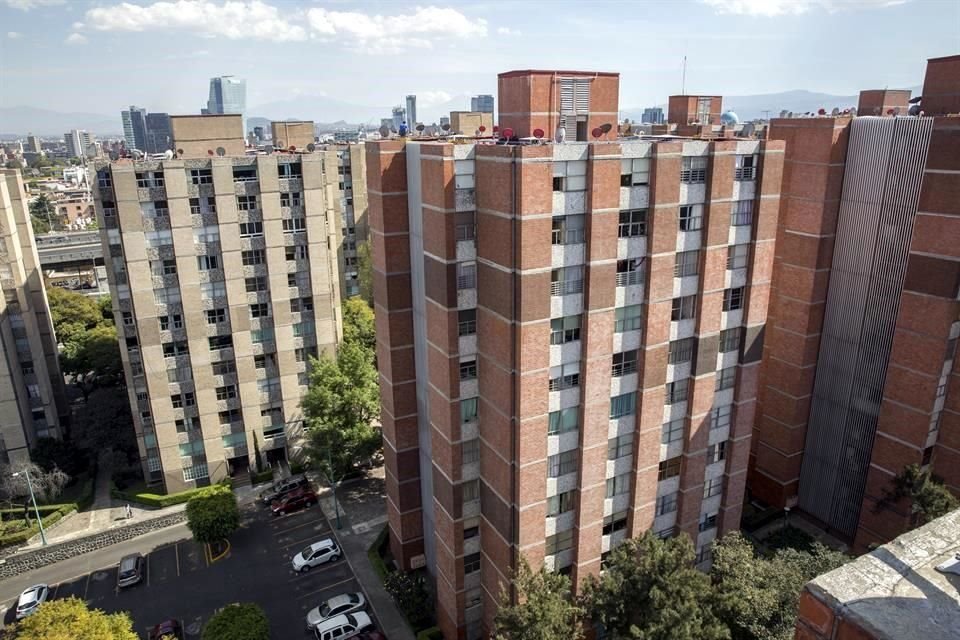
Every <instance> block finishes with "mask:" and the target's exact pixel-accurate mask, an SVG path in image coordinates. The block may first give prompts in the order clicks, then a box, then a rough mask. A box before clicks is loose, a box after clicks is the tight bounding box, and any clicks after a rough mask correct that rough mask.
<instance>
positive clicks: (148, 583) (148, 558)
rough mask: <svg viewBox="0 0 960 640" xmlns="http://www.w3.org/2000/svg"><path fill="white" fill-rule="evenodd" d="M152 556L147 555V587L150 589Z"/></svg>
mask: <svg viewBox="0 0 960 640" xmlns="http://www.w3.org/2000/svg"><path fill="white" fill-rule="evenodd" d="M152 555H153V554H152V553H148V554H147V586H148V587H149V586H150V556H152Z"/></svg>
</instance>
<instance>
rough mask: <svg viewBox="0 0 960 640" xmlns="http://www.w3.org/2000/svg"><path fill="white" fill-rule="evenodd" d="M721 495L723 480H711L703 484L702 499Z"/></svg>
mask: <svg viewBox="0 0 960 640" xmlns="http://www.w3.org/2000/svg"><path fill="white" fill-rule="evenodd" d="M721 493H723V478H711V479H710V480H707V481H706V482H705V483H704V484H703V499H704V500H706V499H707V498H712V497H713V496H718V495H720V494H721Z"/></svg>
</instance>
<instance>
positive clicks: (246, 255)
mask: <svg viewBox="0 0 960 640" xmlns="http://www.w3.org/2000/svg"><path fill="white" fill-rule="evenodd" d="M240 260H241V262H242V263H243V266H245V267H252V266H254V265H258V264H263V263H264V262H266V260H267V254H266V251H264V250H263V249H252V250H250V251H241V252H240Z"/></svg>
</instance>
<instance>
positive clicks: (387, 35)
mask: <svg viewBox="0 0 960 640" xmlns="http://www.w3.org/2000/svg"><path fill="white" fill-rule="evenodd" d="M138 4H139V5H140V8H139V10H136V11H135V10H134V9H136V7H134V8H133V9H131V7H132V6H133V5H129V4H118V3H112V4H104V5H100V6H94V5H92V4H90V5H85V4H82V3H75V4H65V3H63V2H61V1H60V0H5V1H4V2H3V4H0V15H2V16H3V18H4V22H5V24H7V25H8V26H7V31H6V32H5V33H3V34H0V43H2V50H3V55H4V58H5V59H6V60H7V61H9V64H7V65H4V68H3V69H0V78H2V79H3V82H4V84H5V86H7V87H9V88H10V89H11V90H9V91H6V92H4V97H3V98H0V107H13V106H18V105H29V106H36V107H44V108H49V109H53V110H60V111H87V112H91V113H114V112H116V111H117V110H119V109H120V108H121V107H125V106H127V105H129V104H138V105H139V104H143V105H146V106H147V107H148V108H149V109H151V110H156V111H166V112H169V113H195V112H197V111H198V110H199V109H198V106H197V105H198V103H200V102H201V101H202V100H203V98H204V96H205V94H206V88H207V86H208V81H209V78H210V77H213V76H218V75H225V74H234V75H238V76H241V77H244V78H246V79H247V81H248V84H249V95H248V104H249V105H251V106H250V107H249V108H248V113H249V114H250V115H258V114H257V110H258V108H260V107H261V106H264V105H270V104H272V103H277V102H283V101H288V100H290V99H293V98H296V97H298V96H307V97H316V98H324V99H326V100H328V101H335V102H337V103H341V104H342V105H343V107H344V109H345V110H346V111H347V112H349V110H350V107H352V106H359V107H374V106H389V105H393V104H397V103H398V102H399V101H401V100H402V99H403V96H404V95H406V94H408V93H414V94H416V95H417V97H418V110H419V111H421V112H422V114H423V115H422V116H421V118H420V119H421V120H434V119H436V118H437V117H438V114H437V112H436V107H438V106H440V105H446V103H448V102H449V101H450V100H451V99H453V98H457V97H465V100H466V101H467V104H465V105H463V106H462V107H454V108H467V106H468V104H469V96H472V95H477V94H493V93H495V89H496V87H495V86H494V84H493V82H492V80H491V78H492V75H493V74H492V72H495V71H505V70H510V69H523V68H588V69H599V70H606V71H618V72H620V73H621V77H622V78H623V82H622V86H623V95H622V99H621V105H622V106H623V107H625V108H639V107H645V106H651V105H654V104H662V103H664V102H665V100H666V96H667V95H668V94H675V93H680V92H681V89H682V86H681V85H682V83H681V75H682V65H683V62H682V61H683V57H684V55H686V57H687V73H686V91H687V92H689V93H702V94H721V93H722V94H726V95H741V94H763V93H776V92H779V91H785V90H793V89H807V90H811V91H821V92H827V93H835V94H841V95H852V94H854V93H856V91H857V90H859V89H860V88H862V87H864V86H876V87H897V88H908V87H913V86H917V85H919V84H920V82H921V80H922V75H923V66H922V64H920V63H919V62H918V61H919V60H923V59H925V58H927V57H933V56H938V55H947V54H949V53H951V52H952V50H955V48H956V44H957V37H956V34H955V31H954V30H953V29H952V25H955V24H956V20H950V19H944V18H948V17H949V16H948V14H949V13H950V12H953V13H955V15H956V17H957V18H960V6H951V5H949V4H948V3H943V2H936V1H922V0H913V1H906V2H891V1H889V0H881V1H875V2H874V1H869V0H857V1H850V2H839V1H831V0H817V1H815V2H814V1H812V0H811V1H808V0H804V1H793V2H789V3H788V2H783V1H780V0H768V1H763V2H761V1H759V0H750V1H746V0H742V1H736V2H726V3H721V2H719V0H697V1H693V0H691V1H690V2H688V3H686V4H685V5H677V4H671V5H670V7H671V8H672V9H674V10H671V11H666V12H664V11H656V10H654V9H656V6H655V5H651V4H647V5H644V7H649V8H648V9H646V10H643V7H638V8H637V10H636V11H627V12H624V8H625V6H626V5H622V4H609V3H607V4H602V3H601V4H597V5H593V6H592V8H591V12H590V15H589V16H587V15H578V16H573V15H571V14H569V13H562V12H561V13H562V15H551V13H550V11H549V10H548V7H547V6H546V5H543V4H541V3H535V2H528V3H522V4H517V5H511V14H510V16H509V20H508V21H507V20H505V18H504V16H503V15H502V13H503V12H502V11H500V10H499V9H498V7H497V6H496V5H492V6H491V5H481V4H476V3H467V4H448V5H442V6H440V5H438V6H432V7H426V8H421V9H416V10H413V13H410V14H405V15H398V13H397V9H396V8H395V6H394V5H389V4H384V3H369V2H367V3H358V4H356V5H349V6H347V7H344V6H342V5H340V4H335V5H332V6H331V7H326V8H324V7H321V6H317V5H314V4H306V3H305V4H303V5H298V4H289V5H287V4H279V3H273V4H271V3H270V2H256V1H250V2H242V3H234V5H233V6H235V7H237V8H236V9H235V10H232V11H227V10H225V8H224V7H225V5H224V3H223V2H218V1H214V0H199V1H198V2H184V3H183V4H179V3H174V4H173V5H171V3H156V2H140V3H138ZM171 6H174V7H176V8H177V10H176V11H170V10H169V7H171ZM604 16H607V17H610V19H606V18H605V17H604ZM193 18H196V19H195V20H194V19H193ZM614 18H615V19H614ZM571 22H576V29H575V31H574V30H572V29H571ZM531 24H536V25H539V26H538V27H536V28H530V27H527V26H526V25H531ZM516 25H523V26H516ZM564 30H567V31H569V32H570V33H574V32H575V33H576V34H577V38H578V39H579V41H580V42H581V44H582V46H580V47H578V46H573V47H565V48H563V49H562V50H558V49H557V48H556V47H553V46H551V43H552V42H553V41H554V40H555V38H556V36H557V33H562V32H563V31H564ZM637 31H640V32H642V33H643V34H644V37H643V38H639V39H637V38H632V39H631V42H632V43H633V46H634V47H635V48H634V50H633V55H631V56H628V57H625V56H624V55H623V51H622V49H621V48H620V47H618V46H616V45H615V44H614V43H615V42H617V41H618V39H621V40H622V37H623V36H624V35H625V34H628V33H631V32H637ZM174 33H176V34H177V35H176V37H177V42H176V43H173V44H171V34H174ZM913 34H916V35H913ZM920 34H922V37H921V35H920ZM618 36H619V37H618ZM880 36H884V37H880ZM241 38H242V40H241ZM891 39H893V40H896V41H898V46H907V47H910V48H911V50H912V51H914V53H915V54H916V55H911V56H909V57H897V58H894V57H892V56H889V55H887V54H886V53H885V52H887V51H888V49H889V45H888V43H889V42H890V41H891ZM277 42H282V43H283V46H282V47H277V46H274V45H275V44H276V43H277ZM126 47H133V48H135V49H136V50H137V51H139V52H150V53H151V54H152V55H137V56H129V55H125V54H122V51H123V50H124V49H125V48H126ZM318 51H322V53H323V55H324V60H325V64H324V65H323V66H322V68H319V69H318V70H317V71H316V72H314V73H313V74H311V75H309V76H304V75H303V74H302V73H298V72H296V71H294V68H293V67H292V66H290V65H287V64H284V61H285V60H286V59H288V58H289V56H291V55H316V54H317V52H318ZM797 51H803V52H804V53H803V54H802V55H797V53H796V52H797ZM848 51H857V52H858V55H857V57H856V59H854V60H850V59H849V58H847V61H846V62H845V63H844V64H837V61H838V60H841V59H843V58H844V56H846V55H847V53H846V52H848ZM398 53H403V55H404V60H405V63H406V66H405V73H403V74H395V73H390V72H388V71H385V70H384V66H383V64H384V62H385V61H388V60H390V56H395V55H396V54H398ZM104 56H106V58H107V59H106V60H104ZM94 62H95V64H94ZM106 72H112V73H118V74H124V75H125V76H127V80H128V81H125V82H123V83H118V84H117V85H116V86H111V85H109V84H103V83H100V82H99V80H98V79H97V78H99V77H102V74H103V73H106ZM40 78H43V82H41V81H39V79H40ZM358 78H367V79H368V80H369V81H368V82H357V79H358ZM51 80H52V81H51ZM90 82H97V83H98V91H97V92H85V91H79V89H80V88H82V87H84V86H88V85H89V83H90ZM63 96H70V99H69V102H66V101H65V100H64V98H63ZM733 106H735V105H733ZM448 109H449V106H448ZM345 115H347V114H345ZM274 117H277V116H274ZM285 117H313V114H288V115H287V116H285Z"/></svg>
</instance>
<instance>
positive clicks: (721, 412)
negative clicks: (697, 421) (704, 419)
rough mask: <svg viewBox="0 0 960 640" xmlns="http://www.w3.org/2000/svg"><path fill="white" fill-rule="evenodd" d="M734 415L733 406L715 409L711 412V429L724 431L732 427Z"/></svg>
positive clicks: (727, 405) (728, 405)
mask: <svg viewBox="0 0 960 640" xmlns="http://www.w3.org/2000/svg"><path fill="white" fill-rule="evenodd" d="M732 413H733V405H730V404H726V405H723V406H722V407H714V408H713V409H712V410H711V411H710V429H711V430H713V429H722V428H723V427H729V426H730V416H731V415H732Z"/></svg>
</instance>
